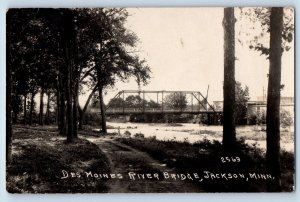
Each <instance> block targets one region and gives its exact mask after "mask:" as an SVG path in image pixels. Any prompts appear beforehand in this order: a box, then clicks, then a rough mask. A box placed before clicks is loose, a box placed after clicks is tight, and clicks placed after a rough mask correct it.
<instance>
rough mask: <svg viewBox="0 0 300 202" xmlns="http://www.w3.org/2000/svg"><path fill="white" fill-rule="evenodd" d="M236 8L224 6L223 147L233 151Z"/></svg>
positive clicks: (234, 143)
mask: <svg viewBox="0 0 300 202" xmlns="http://www.w3.org/2000/svg"><path fill="white" fill-rule="evenodd" d="M234 23H235V18H234V8H224V19H223V28H224V89H223V92H224V107H223V115H224V119H223V149H224V151H225V152H228V153H232V152H234V151H235V147H236V131H235V118H234V110H235V55H234V54H235V39H234V37H235V36H234V35H235V33H234V32H235V29H234Z"/></svg>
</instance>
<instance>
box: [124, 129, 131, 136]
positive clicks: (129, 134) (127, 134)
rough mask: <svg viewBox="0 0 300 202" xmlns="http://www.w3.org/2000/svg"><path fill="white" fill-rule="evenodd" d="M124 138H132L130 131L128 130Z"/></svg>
mask: <svg viewBox="0 0 300 202" xmlns="http://www.w3.org/2000/svg"><path fill="white" fill-rule="evenodd" d="M124 136H125V137H127V138H129V137H130V136H131V133H130V132H129V131H128V130H126V131H125V132H124Z"/></svg>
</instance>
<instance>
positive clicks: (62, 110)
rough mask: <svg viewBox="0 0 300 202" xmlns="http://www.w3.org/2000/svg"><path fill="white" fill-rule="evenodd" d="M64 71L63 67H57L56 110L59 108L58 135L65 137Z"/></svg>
mask: <svg viewBox="0 0 300 202" xmlns="http://www.w3.org/2000/svg"><path fill="white" fill-rule="evenodd" d="M65 74H66V73H65V69H64V67H63V66H60V67H59V75H58V82H59V83H58V88H59V93H58V96H59V98H58V102H57V105H58V106H57V108H59V134H60V135H66V134H67V127H66V97H65V84H66V83H65V82H64V81H65V78H64V75H65Z"/></svg>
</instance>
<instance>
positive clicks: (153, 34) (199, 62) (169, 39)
mask: <svg viewBox="0 0 300 202" xmlns="http://www.w3.org/2000/svg"><path fill="white" fill-rule="evenodd" d="M128 11H129V13H130V17H128V21H127V24H126V26H127V27H128V28H129V29H130V30H131V31H133V32H135V33H136V35H137V36H138V37H139V39H140V41H139V44H138V47H137V49H139V50H140V51H141V52H139V55H140V57H141V58H145V59H146V60H147V63H148V65H149V66H150V68H151V70H152V78H151V80H150V83H149V84H148V85H147V86H144V87H142V90H193V91H200V92H202V94H206V90H207V86H208V85H209V96H208V99H209V100H210V101H213V100H223V89H222V82H223V68H224V66H223V42H224V40H223V27H222V20H223V8H130V9H128ZM238 13H239V9H236V10H235V15H236V16H238ZM250 26H252V25H251V24H249V23H248V24H247V21H246V20H245V21H240V20H239V19H238V21H237V23H236V41H237V40H238V39H240V40H241V41H242V43H243V45H241V43H238V42H236V57H237V60H236V80H237V81H240V82H241V83H242V84H243V85H248V86H249V90H250V97H251V100H257V96H262V94H263V87H264V88H265V90H266V89H267V73H268V70H269V62H268V60H266V57H265V56H260V53H258V52H255V51H253V50H250V49H249V48H248V45H247V43H246V38H245V35H243V32H244V33H245V32H248V27H250ZM255 29H256V30H255V31H260V30H259V27H257V25H256V27H255ZM249 30H250V29H249ZM249 32H250V31H249ZM240 33H242V34H240ZM250 37H251V36H250ZM268 37H269V36H268V35H266V39H265V41H266V42H267V43H268ZM282 83H283V84H285V88H284V89H283V90H282V95H283V96H294V49H293V47H292V49H291V50H290V51H289V52H284V54H283V58H282ZM129 89H130V90H135V89H136V90H137V89H138V86H137V84H136V83H135V82H134V80H133V79H132V80H130V81H129V82H127V83H117V85H116V87H115V88H114V89H110V90H108V94H107V95H106V98H105V100H106V102H107V101H108V100H109V99H110V98H111V97H112V96H114V95H115V94H116V93H117V92H118V91H120V90H129Z"/></svg>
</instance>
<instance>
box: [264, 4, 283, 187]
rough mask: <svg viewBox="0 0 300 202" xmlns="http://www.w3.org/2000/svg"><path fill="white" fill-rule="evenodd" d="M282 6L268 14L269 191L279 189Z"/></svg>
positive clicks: (267, 155)
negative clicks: (271, 179)
mask: <svg viewBox="0 0 300 202" xmlns="http://www.w3.org/2000/svg"><path fill="white" fill-rule="evenodd" d="M282 29H283V8H272V10H271V16H270V57H269V60H270V69H269V83H268V98H267V154H266V157H267V168H268V171H269V172H270V174H272V175H273V176H274V177H275V181H273V182H272V183H269V186H268V189H269V191H280V189H281V171H280V85H281V55H282V50H281V41H282Z"/></svg>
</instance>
